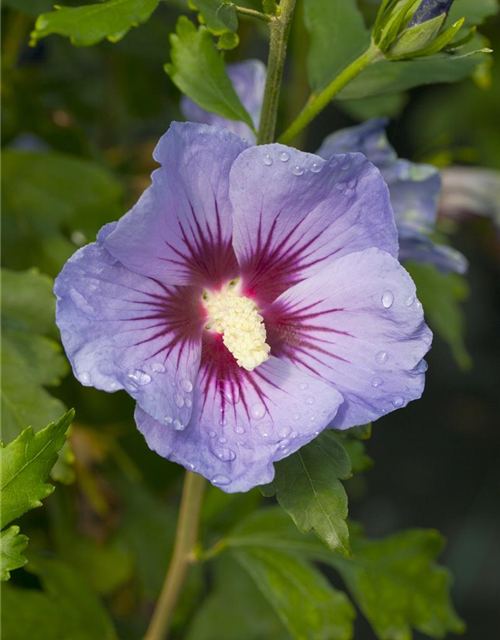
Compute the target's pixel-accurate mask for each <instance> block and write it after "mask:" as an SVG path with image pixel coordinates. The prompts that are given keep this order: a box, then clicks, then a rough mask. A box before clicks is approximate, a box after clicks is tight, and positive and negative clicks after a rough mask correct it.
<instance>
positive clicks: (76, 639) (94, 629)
mask: <svg viewBox="0 0 500 640" xmlns="http://www.w3.org/2000/svg"><path fill="white" fill-rule="evenodd" d="M29 560H30V562H29V564H28V565H27V570H28V571H29V572H30V573H33V574H35V575H36V576H38V578H39V579H40V581H41V583H42V586H43V590H42V591H40V590H38V589H21V588H18V587H14V586H12V585H11V584H9V583H7V584H5V585H4V586H3V587H2V594H1V596H2V632H3V634H4V635H5V638H8V640H26V639H27V638H29V639H30V640H61V639H62V638H65V639H66V638H67V639H68V640H70V639H71V640H117V635H116V632H115V630H114V628H113V623H112V622H111V620H110V618H109V616H108V614H107V613H106V611H105V609H104V607H103V606H102V604H101V603H100V602H99V600H98V599H97V597H96V596H95V595H94V593H93V592H92V591H91V589H90V588H89V587H88V585H87V584H86V582H85V580H84V579H83V578H82V577H81V575H80V574H79V573H77V572H76V571H75V570H74V569H72V568H71V567H69V566H68V565H66V564H64V563H63V562H60V561H58V560H56V559H54V558H42V557H40V556H31V555H30V558H29Z"/></svg>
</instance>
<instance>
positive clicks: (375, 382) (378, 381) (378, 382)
mask: <svg viewBox="0 0 500 640" xmlns="http://www.w3.org/2000/svg"><path fill="white" fill-rule="evenodd" d="M383 384H384V381H383V380H382V378H373V380H372V387H374V388H375V389H376V388H377V387H380V386H381V385H383Z"/></svg>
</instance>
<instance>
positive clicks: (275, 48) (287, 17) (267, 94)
mask: <svg viewBox="0 0 500 640" xmlns="http://www.w3.org/2000/svg"><path fill="white" fill-rule="evenodd" d="M295 2H296V0H281V3H280V15H279V16H276V17H274V18H273V19H272V20H271V22H270V23H269V28H270V31H271V40H270V44H269V58H268V63H267V76H266V86H265V89H264V99H263V101H262V112H261V116H260V126H259V133H258V135H257V144H268V143H270V142H274V132H275V130H276V119H277V117H278V101H279V95H280V88H281V78H282V77H283V68H284V66H285V60H286V47H287V42H288V35H289V33H290V26H291V24H292V18H293V11H294V9H295Z"/></svg>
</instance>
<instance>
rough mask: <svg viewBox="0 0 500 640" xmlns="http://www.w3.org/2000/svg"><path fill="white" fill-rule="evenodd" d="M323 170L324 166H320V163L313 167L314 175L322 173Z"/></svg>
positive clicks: (314, 164)
mask: <svg viewBox="0 0 500 640" xmlns="http://www.w3.org/2000/svg"><path fill="white" fill-rule="evenodd" d="M322 168H323V165H321V164H319V162H314V163H313V164H312V165H311V171H312V172H313V173H319V172H320V171H321V169H322Z"/></svg>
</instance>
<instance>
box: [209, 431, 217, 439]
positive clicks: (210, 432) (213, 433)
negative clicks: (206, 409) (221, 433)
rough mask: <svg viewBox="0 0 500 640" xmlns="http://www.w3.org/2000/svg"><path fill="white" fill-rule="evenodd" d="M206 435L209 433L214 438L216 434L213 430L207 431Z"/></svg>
mask: <svg viewBox="0 0 500 640" xmlns="http://www.w3.org/2000/svg"><path fill="white" fill-rule="evenodd" d="M208 435H209V436H210V437H211V438H215V436H216V435H217V434H216V433H215V431H209V432H208Z"/></svg>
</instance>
